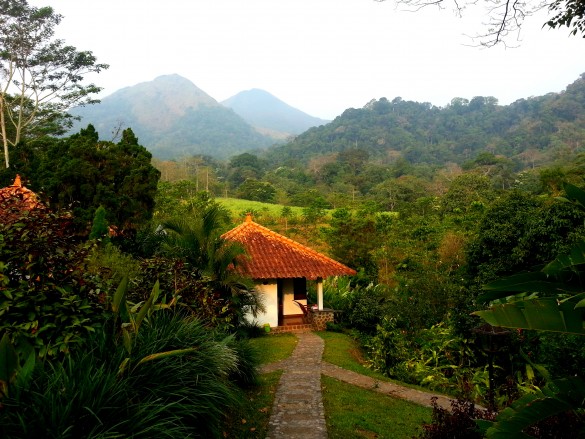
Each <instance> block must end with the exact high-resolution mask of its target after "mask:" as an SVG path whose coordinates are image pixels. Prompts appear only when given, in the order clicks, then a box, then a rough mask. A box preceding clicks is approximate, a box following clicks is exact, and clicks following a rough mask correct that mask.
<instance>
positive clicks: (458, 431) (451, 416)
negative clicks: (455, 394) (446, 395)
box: [418, 399, 494, 439]
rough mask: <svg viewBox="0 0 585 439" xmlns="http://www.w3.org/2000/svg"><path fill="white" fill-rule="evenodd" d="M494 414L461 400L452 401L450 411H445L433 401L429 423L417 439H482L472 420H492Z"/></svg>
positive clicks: (424, 426)
mask: <svg viewBox="0 0 585 439" xmlns="http://www.w3.org/2000/svg"><path fill="white" fill-rule="evenodd" d="M493 417H494V414H493V412H490V411H488V410H482V409H479V408H477V407H475V405H474V404H473V402H471V401H466V400H463V399H457V400H453V401H452V402H451V410H448V409H445V408H443V407H441V406H439V405H438V404H437V401H436V399H434V400H433V415H432V420H431V423H429V424H424V425H423V429H424V432H423V433H422V434H421V435H420V436H418V439H482V438H483V437H484V435H483V434H482V433H481V432H480V430H479V428H478V427H477V425H476V423H475V422H474V419H484V420H489V419H493Z"/></svg>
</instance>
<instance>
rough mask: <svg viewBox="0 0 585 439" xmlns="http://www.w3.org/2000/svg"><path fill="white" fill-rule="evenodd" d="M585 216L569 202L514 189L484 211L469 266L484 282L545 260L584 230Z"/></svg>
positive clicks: (552, 256)
mask: <svg viewBox="0 0 585 439" xmlns="http://www.w3.org/2000/svg"><path fill="white" fill-rule="evenodd" d="M584 219H585V214H584V213H583V212H581V211H579V209H577V208H576V207H575V206H572V205H570V204H569V203H562V202H550V203H543V202H542V201H540V200H539V199H537V198H535V197H533V196H530V195H528V194H526V193H521V192H516V191H512V192H510V193H508V194H506V195H505V196H503V197H502V198H501V199H500V200H498V201H497V202H495V203H494V204H493V205H492V206H491V207H490V208H489V209H488V210H487V211H486V213H485V216H484V217H483V220H482V222H481V223H480V225H479V230H478V235H477V238H476V239H475V240H474V241H473V242H472V243H471V246H470V249H469V255H468V262H469V269H470V271H471V272H472V274H474V275H475V276H476V277H477V279H478V282H481V283H485V282H489V281H491V280H493V279H495V278H496V277H498V276H502V275H506V274H511V273H514V272H518V271H522V270H527V269H532V268H533V267H535V266H537V265H539V264H544V263H545V262H546V261H550V260H551V259H553V258H555V257H556V256H557V255H558V254H560V253H561V252H565V251H567V250H568V249H569V248H570V246H571V245H572V244H574V243H575V242H577V241H578V240H579V239H580V237H582V236H583V235H584V233H585V231H584V228H583V221H584Z"/></svg>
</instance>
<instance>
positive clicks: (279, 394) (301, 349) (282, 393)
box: [263, 332, 327, 439]
mask: <svg viewBox="0 0 585 439" xmlns="http://www.w3.org/2000/svg"><path fill="white" fill-rule="evenodd" d="M297 337H298V339H299V342H298V344H297V346H296V348H295V350H294V351H293V353H292V355H291V357H290V358H288V359H286V360H284V361H281V362H279V363H275V364H273V365H270V367H265V368H263V371H266V372H268V371H271V370H276V369H284V372H283V374H282V376H281V377H280V382H279V383H278V387H277V389H276V395H275V397H274V404H273V406H272V413H271V415H270V421H269V422H268V436H267V439H284V438H286V439H326V438H327V426H326V425H325V412H324V410H323V400H322V398H321V356H322V355H323V348H324V346H325V343H324V341H323V339H322V338H321V337H319V336H317V335H315V334H313V333H311V332H304V333H300V334H297Z"/></svg>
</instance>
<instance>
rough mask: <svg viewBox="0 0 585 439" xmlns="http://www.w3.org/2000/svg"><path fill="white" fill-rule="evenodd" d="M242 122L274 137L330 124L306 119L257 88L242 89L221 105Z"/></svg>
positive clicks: (309, 117)
mask: <svg viewBox="0 0 585 439" xmlns="http://www.w3.org/2000/svg"><path fill="white" fill-rule="evenodd" d="M221 103H222V104H223V105H225V106H226V107H228V108H231V109H232V110H234V111H235V112H236V113H237V114H238V115H240V116H241V117H242V118H243V119H244V120H245V121H246V122H248V123H249V124H251V125H252V126H254V127H256V128H257V129H259V130H261V131H264V132H273V133H275V135H279V134H282V135H285V136H286V135H290V134H301V133H303V132H305V131H307V130H308V129H309V128H312V127H315V126H319V125H325V124H326V123H329V122H330V121H328V120H324V119H319V118H318V117H313V116H309V115H308V114H306V113H303V112H302V111H300V110H297V109H296V108H294V107H291V106H290V105H288V104H286V103H284V102H283V101H281V100H280V99H278V98H276V97H274V96H273V95H271V94H270V93H268V92H267V91H264V90H260V89H257V88H255V89H252V90H246V91H242V92H240V93H238V94H237V95H235V96H232V97H231V98H229V99H226V100H225V101H222V102H221Z"/></svg>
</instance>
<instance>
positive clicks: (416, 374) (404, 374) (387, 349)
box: [366, 316, 488, 399]
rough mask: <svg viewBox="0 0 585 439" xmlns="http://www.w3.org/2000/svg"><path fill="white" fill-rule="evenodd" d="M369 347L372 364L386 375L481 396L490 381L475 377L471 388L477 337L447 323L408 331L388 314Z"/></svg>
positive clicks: (413, 382)
mask: <svg viewBox="0 0 585 439" xmlns="http://www.w3.org/2000/svg"><path fill="white" fill-rule="evenodd" d="M366 348H367V353H368V360H369V362H370V363H371V365H372V367H373V368H374V369H375V370H378V371H380V372H382V373H383V374H384V375H386V376H389V377H392V378H395V379H398V380H400V381H403V382H406V383H411V384H418V385H421V386H423V387H428V388H431V389H434V390H438V391H441V392H447V393H450V394H456V393H458V392H466V393H468V396H469V394H470V395H471V396H472V397H473V398H478V399H480V398H481V397H482V396H484V395H485V394H486V389H487V386H488V383H487V381H484V382H481V381H478V380H474V388H472V389H469V381H470V377H471V376H472V375H474V374H475V373H477V369H476V361H477V360H476V355H477V354H476V353H475V351H474V340H472V339H466V338H463V337H462V336H461V335H458V334H456V333H455V331H454V328H453V327H452V326H449V325H447V324H438V325H434V326H432V327H430V328H428V329H422V330H418V331H409V330H408V329H405V328H401V327H400V326H398V324H397V321H396V319H395V318H393V317H390V316H385V317H384V318H383V319H382V321H381V323H380V325H378V329H377V331H376V333H375V334H374V335H373V336H372V337H370V338H369V339H368V340H367V341H366Z"/></svg>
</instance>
